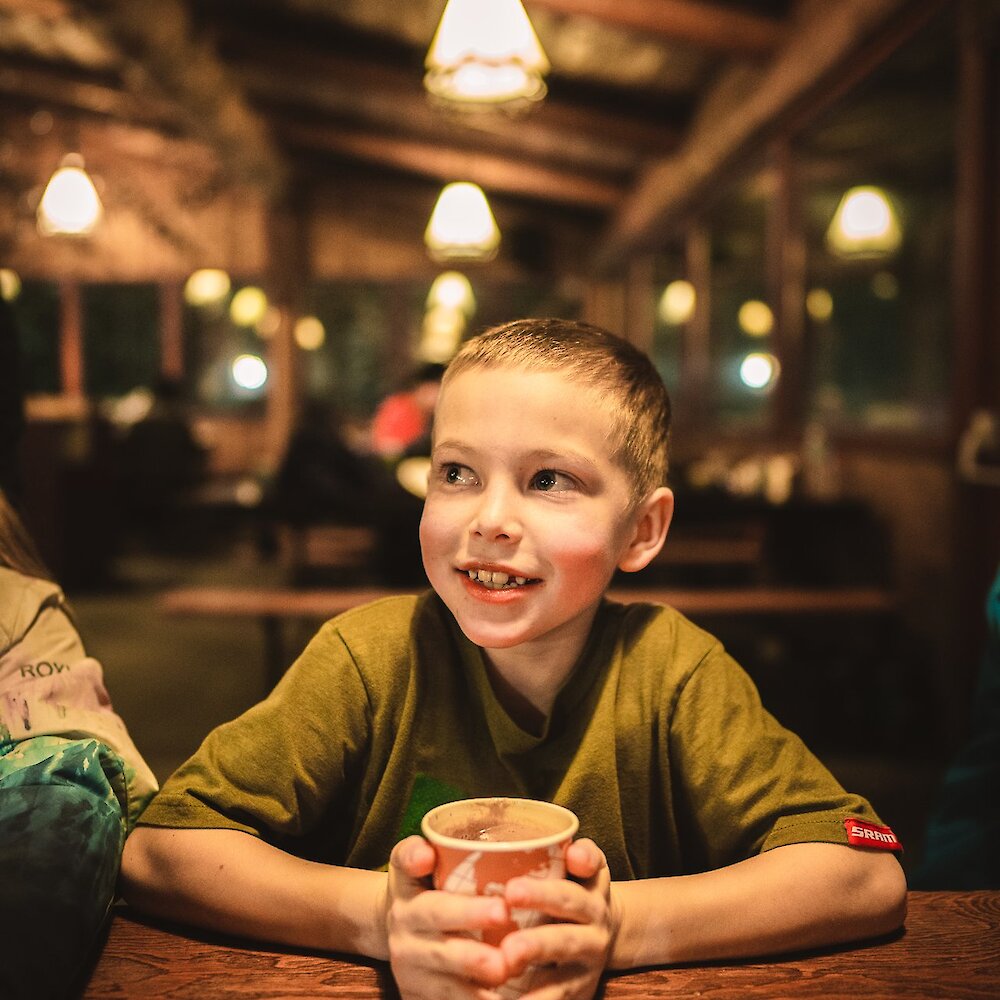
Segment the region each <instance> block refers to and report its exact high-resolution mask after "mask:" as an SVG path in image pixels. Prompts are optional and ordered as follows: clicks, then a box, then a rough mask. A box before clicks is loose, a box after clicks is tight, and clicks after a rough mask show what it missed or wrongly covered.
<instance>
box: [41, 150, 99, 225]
mask: <svg viewBox="0 0 1000 1000" xmlns="http://www.w3.org/2000/svg"><path fill="white" fill-rule="evenodd" d="M103 212H104V207H103V206H102V205H101V199H100V197H99V196H98V194H97V188H95V187H94V182H93V181H92V180H91V179H90V177H89V176H88V174H87V171H86V170H84V168H83V157H82V156H78V155H77V154H75V153H70V154H68V155H67V156H64V157H63V160H62V163H61V164H60V165H59V168H58V169H57V170H56V172H55V173H54V174H53V175H52V177H51V178H50V179H49V183H48V184H47V185H46V186H45V191H44V192H43V194H42V200H41V201H40V202H39V205H38V229H39V232H41V233H42V234H43V235H45V236H54V235H57V234H64V235H69V236H85V235H86V234H87V233H90V232H92V231H93V229H94V227H95V226H96V225H97V223H98V222H99V221H100V219H101V216H102V214H103Z"/></svg>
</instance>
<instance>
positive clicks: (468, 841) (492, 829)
mask: <svg viewBox="0 0 1000 1000" xmlns="http://www.w3.org/2000/svg"><path fill="white" fill-rule="evenodd" d="M579 826H580V824H579V821H578V820H577V818H576V816H575V815H574V814H573V813H572V812H570V811H569V809H565V808H563V807H562V806H557V805H555V804H553V803H551V802H542V801H538V800H536V799H518V798H489V799H462V800H460V801H458V802H449V803H447V804H446V805H443V806H438V807H437V808H436V809H432V810H431V811H430V812H429V813H427V815H426V816H424V818H423V822H422V823H421V829H422V831H423V835H424V836H425V837H426V838H427V840H429V841H430V842H431V844H432V845H433V846H434V850H435V852H436V853H437V862H436V864H435V866H434V888H435V889H443V890H445V891H446V892H458V893H464V894H465V895H469V896H474V895H479V896H502V895H503V893H504V887H505V886H506V884H507V883H508V882H509V881H510V880H511V879H512V878H517V877H518V876H521V875H527V876H530V877H532V878H565V876H566V861H565V858H564V853H565V850H566V848H567V847H568V846H569V844H570V843H571V842H572V840H573V837H574V836H575V835H576V832H577V830H578V829H579ZM542 919H543V915H542V914H541V913H538V912H537V911H535V910H512V911H511V920H510V922H509V923H507V924H505V925H503V926H501V927H498V928H493V929H490V930H486V931H483V933H482V939H483V941H485V942H486V943H487V944H493V945H496V944H499V942H500V941H501V940H503V938H504V937H506V936H507V934H509V933H510V932H511V931H513V930H516V929H518V928H523V927H532V926H534V925H535V924H538V923H540V922H541V921H542Z"/></svg>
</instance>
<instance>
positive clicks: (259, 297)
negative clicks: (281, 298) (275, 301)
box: [229, 285, 267, 326]
mask: <svg viewBox="0 0 1000 1000" xmlns="http://www.w3.org/2000/svg"><path fill="white" fill-rule="evenodd" d="M266 313H267V296H266V295H265V294H264V293H263V291H261V289H259V288H257V287H255V286H254V285H247V286H246V288H241V289H240V290H239V291H238V292H237V293H236V294H235V295H234V296H233V301H232V302H230V303H229V318H230V319H231V320H232V321H233V322H234V323H235V324H236V325H237V326H256V325H257V324H258V323H259V322H260V321H261V320H262V319H263V318H264V315H265V314H266Z"/></svg>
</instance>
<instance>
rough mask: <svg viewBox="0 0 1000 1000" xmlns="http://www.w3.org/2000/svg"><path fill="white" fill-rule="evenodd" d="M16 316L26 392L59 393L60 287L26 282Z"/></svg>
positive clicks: (16, 301) (16, 305) (15, 302)
mask: <svg viewBox="0 0 1000 1000" xmlns="http://www.w3.org/2000/svg"><path fill="white" fill-rule="evenodd" d="M14 316H15V319H16V322H17V329H18V336H19V340H20V344H21V378H22V382H23V385H24V391H25V392H26V393H28V394H32V393H57V392H59V391H60V389H61V386H60V373H59V287H58V286H57V285H55V284H53V283H51V282H47V281H25V282H24V284H23V285H22V287H21V294H20V295H18V297H17V298H16V299H15V300H14Z"/></svg>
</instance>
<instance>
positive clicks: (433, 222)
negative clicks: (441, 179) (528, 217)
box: [424, 181, 500, 261]
mask: <svg viewBox="0 0 1000 1000" xmlns="http://www.w3.org/2000/svg"><path fill="white" fill-rule="evenodd" d="M424 242H425V243H426V244H427V249H428V250H429V251H430V254H431V256H432V257H433V258H434V259H435V260H442V261H446V260H480V261H485V260H492V259H493V258H494V257H495V256H496V254H497V250H498V249H499V247H500V230H499V229H498V228H497V223H496V219H494V218H493V212H492V211H491V210H490V205H489V202H488V201H487V200H486V195H485V194H483V190H482V188H480V187H479V186H478V185H477V184H472V183H470V182H468V181H455V182H453V183H451V184H447V185H446V186H445V187H444V189H443V190H442V191H441V194H440V195H439V196H438V200H437V204H436V205H435V206H434V211H433V212H432V213H431V218H430V221H429V222H428V223H427V229H426V231H425V232H424Z"/></svg>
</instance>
